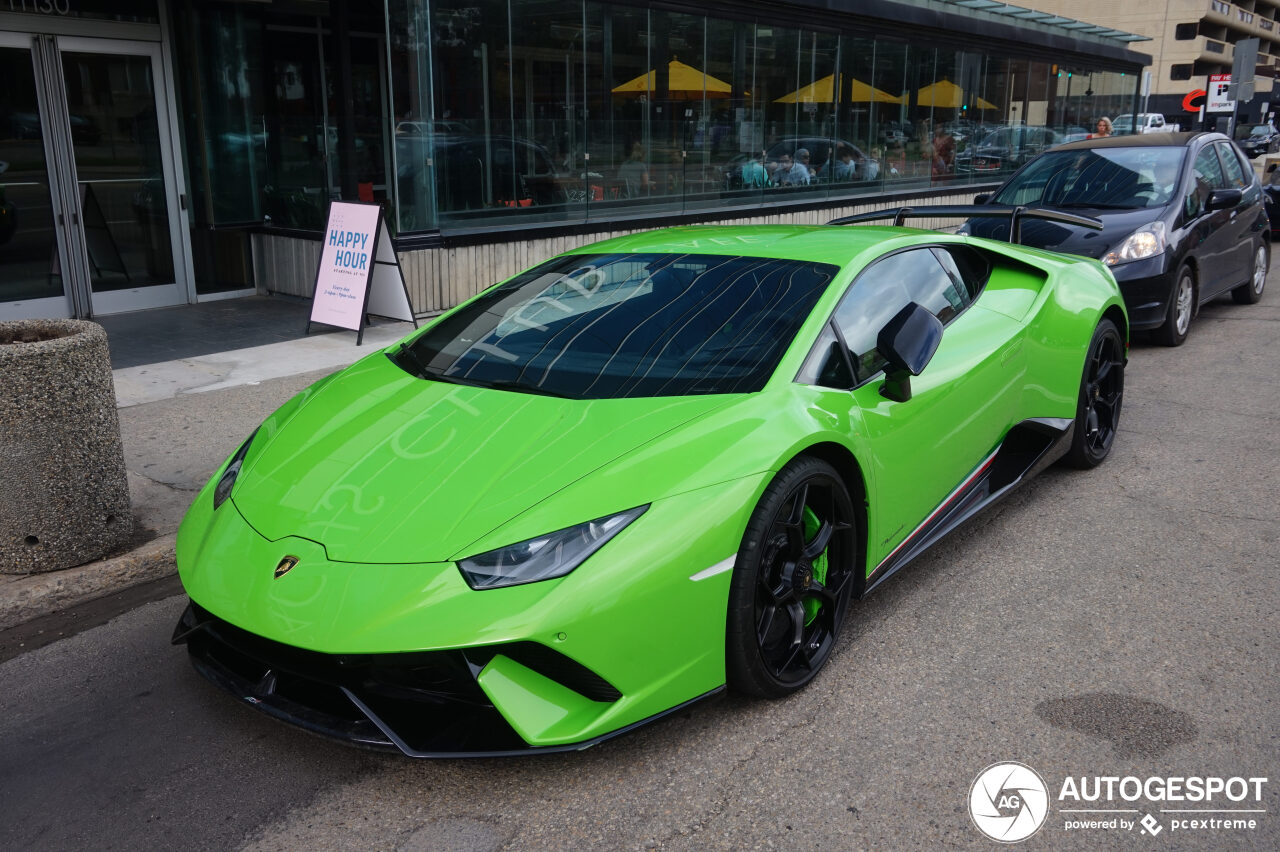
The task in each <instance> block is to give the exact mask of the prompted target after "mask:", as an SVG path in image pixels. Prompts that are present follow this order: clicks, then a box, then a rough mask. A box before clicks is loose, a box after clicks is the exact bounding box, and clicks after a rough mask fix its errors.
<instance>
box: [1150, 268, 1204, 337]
mask: <svg viewBox="0 0 1280 852" xmlns="http://www.w3.org/2000/svg"><path fill="white" fill-rule="evenodd" d="M1195 309H1196V276H1195V273H1193V272H1192V271H1191V267H1189V266H1184V267H1182V268H1181V269H1180V270H1178V283H1176V284H1174V285H1173V294H1172V295H1171V296H1170V297H1169V307H1168V309H1167V310H1166V312H1165V316H1164V324H1163V325H1161V326H1160V327H1159V328H1157V329H1156V331H1155V337H1156V340H1158V341H1160V342H1161V343H1163V344H1164V345H1165V346H1181V345H1182V342H1183V341H1184V340H1186V339H1187V331H1188V329H1190V328H1191V315H1192V314H1193V313H1195Z"/></svg>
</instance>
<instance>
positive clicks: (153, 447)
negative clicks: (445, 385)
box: [0, 297, 413, 631]
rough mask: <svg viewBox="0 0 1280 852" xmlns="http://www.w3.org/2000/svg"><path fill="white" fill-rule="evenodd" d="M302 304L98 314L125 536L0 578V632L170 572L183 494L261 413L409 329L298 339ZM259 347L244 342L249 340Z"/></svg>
mask: <svg viewBox="0 0 1280 852" xmlns="http://www.w3.org/2000/svg"><path fill="white" fill-rule="evenodd" d="M308 310H309V303H307V302H303V301H300V300H291V299H282V298H279V297H276V298H266V297H253V298H249V299H238V300H230V301H225V302H212V303H204V304H200V305H188V306H183V307H179V308H171V309H167V310H166V311H151V312H147V313H139V314H127V315H122V316H118V317H106V318H104V319H103V320H101V323H102V325H103V326H104V327H105V328H106V329H107V336H108V344H109V345H110V347H111V361H112V367H113V368H114V369H113V374H114V378H115V385H116V400H117V403H118V405H119V414H120V431H121V435H122V437H123V441H124V452H125V464H126V467H127V468H128V475H129V496H130V499H131V500H132V503H133V514H134V523H135V527H136V528H137V529H136V533H135V538H134V543H133V545H132V546H131V547H129V548H128V549H127V550H126V551H125V552H121V553H117V554H114V555H111V556H109V557H108V558H106V559H102V560H99V561H97V562H91V563H89V564H87V565H81V566H78V567H75V568H67V569H64V570H62V571H52V572H49V573H46V574H29V575H12V574H0V631H3V630H6V629H8V628H11V627H15V626H17V625H21V624H25V623H27V622H30V621H31V620H33V619H36V618H40V617H41V616H45V615H49V614H51V613H54V612H56V611H59V610H64V609H67V608H68V607H72V606H77V605H79V604H82V603H85V602H87V601H91V600H93V599H96V598H100V597H103V596H106V595H110V594H113V593H115V592H118V591H120V590H122V589H126V588H128V587H131V586H135V585H138V584H141V583H146V582H149V581H154V580H158V579H161V578H164V577H168V576H171V575H173V574H174V573H175V571H176V567H175V565H174V561H173V542H174V536H175V533H176V532H177V529H178V524H179V523H180V522H181V520H182V516H183V515H184V514H185V513H186V510H187V507H188V505H189V504H190V501H191V499H192V497H194V496H195V493H196V492H197V491H198V490H199V489H200V488H201V487H203V485H204V483H205V482H206V481H207V480H208V479H209V477H210V476H212V475H213V472H214V470H216V469H217V466H218V465H219V464H221V463H222V461H223V460H224V459H225V458H226V457H227V456H228V455H230V454H231V453H232V452H234V451H235V448H236V446H238V445H239V443H240V442H241V441H243V440H244V438H245V436H246V435H248V434H249V432H251V431H252V430H253V429H254V427H256V426H257V425H258V424H259V423H260V422H261V421H262V420H263V419H264V418H265V417H266V416H267V415H268V414H270V413H271V412H272V411H274V410H275V409H276V408H277V407H278V406H279V405H280V404H281V403H283V402H284V401H285V400H287V399H288V398H289V397H291V396H292V395H293V394H295V393H297V392H298V391H300V390H302V389H303V388H304V387H306V386H307V385H309V384H311V383H312V382H314V381H316V380H317V379H319V378H321V377H322V376H324V375H326V374H328V373H331V372H333V371H334V370H337V369H340V368H342V367H345V366H347V365H348V364H352V363H354V362H355V361H357V360H359V359H360V358H362V357H364V356H366V355H368V354H370V353H371V352H376V351H378V350H379V349H381V348H382V347H385V346H387V345H389V344H391V343H393V342H394V341H396V340H398V339H400V338H401V337H403V336H404V335H406V334H408V333H409V332H410V331H412V330H413V326H412V325H410V324H408V323H401V322H392V321H387V320H377V321H376V322H375V325H373V326H371V327H369V328H366V329H365V333H364V344H363V345H362V346H356V335H355V332H348V331H338V330H332V329H325V330H324V331H323V332H320V333H312V334H311V335H304V334H303V330H304V328H305V326H306V320H307V312H308ZM262 341H270V342H267V343H263V344H262V345H248V344H250V343H261V342H262Z"/></svg>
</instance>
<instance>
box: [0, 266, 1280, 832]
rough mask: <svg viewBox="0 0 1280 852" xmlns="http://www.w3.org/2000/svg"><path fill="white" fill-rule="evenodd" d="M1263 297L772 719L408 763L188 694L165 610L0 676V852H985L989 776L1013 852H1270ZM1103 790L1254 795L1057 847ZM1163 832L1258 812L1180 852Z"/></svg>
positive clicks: (913, 588) (709, 713)
mask: <svg viewBox="0 0 1280 852" xmlns="http://www.w3.org/2000/svg"><path fill="white" fill-rule="evenodd" d="M1278 290H1280V276H1276V275H1273V276H1272V280H1271V282H1270V284H1269V287H1268V291H1267V293H1266V295H1265V296H1264V299H1263V302H1262V303H1261V304H1259V305H1256V306H1250V307H1240V306H1236V305H1233V304H1231V303H1230V302H1229V301H1222V302H1219V303H1215V304H1213V305H1210V306H1207V307H1206V308H1204V309H1203V311H1202V314H1201V316H1200V318H1199V319H1198V320H1197V322H1196V323H1195V325H1194V326H1193V330H1192V334H1191V336H1190V338H1189V340H1188V342H1187V344H1186V345H1185V346H1183V347H1181V348H1178V349H1164V348H1159V347H1155V346H1151V345H1148V344H1145V343H1141V342H1139V343H1137V344H1136V345H1135V346H1134V349H1133V351H1132V353H1131V361H1130V365H1129V370H1128V373H1127V387H1126V396H1125V405H1124V417H1123V424H1122V431H1121V434H1120V435H1119V438H1118V440H1117V443H1116V446H1115V449H1114V451H1113V454H1112V456H1111V458H1110V459H1109V460H1108V461H1107V462H1106V464H1104V465H1103V466H1102V467H1101V468H1099V469H1098V470H1096V471H1092V472H1088V473H1079V472H1073V471H1067V470H1062V469H1053V470H1050V471H1048V472H1047V473H1045V474H1043V475H1042V476H1041V477H1039V478H1038V479H1037V480H1035V481H1034V482H1032V483H1031V484H1030V485H1029V486H1028V487H1026V488H1023V489H1022V490H1021V491H1020V492H1018V493H1017V494H1016V495H1015V496H1013V497H1012V498H1010V499H1009V500H1007V501H1006V502H1004V503H1003V504H1001V505H1000V506H999V507H997V508H996V509H995V510H993V511H992V512H990V513H988V514H986V515H984V516H982V517H981V518H979V519H978V522H977V523H976V524H974V525H971V526H970V527H968V528H966V529H965V530H963V531H961V532H960V533H957V534H956V535H954V536H953V537H951V538H950V539H948V540H947V541H945V542H944V543H943V544H942V545H941V546H939V547H938V548H936V549H935V550H934V551H932V552H931V553H930V554H928V555H927V556H925V557H923V558H922V559H920V560H919V561H917V562H916V563H915V564H914V565H913V566H912V567H911V568H909V569H907V570H906V571H904V572H903V573H901V574H899V575H898V576H897V577H895V578H894V579H893V580H891V581H890V582H888V583H887V584H885V586H883V587H882V588H881V589H880V590H879V591H877V593H876V594H875V595H873V596H872V597H871V598H870V599H869V600H867V601H865V602H863V603H861V604H858V605H856V606H855V609H854V611H853V613H852V620H851V629H850V630H848V632H847V633H846V635H845V636H844V638H843V641H842V643H841V646H840V648H839V651H838V653H837V655H836V656H835V658H834V659H833V660H832V662H831V664H830V665H829V666H828V668H827V670H826V671H825V672H824V674H823V675H822V676H821V677H820V678H819V679H818V680H817V681H816V682H815V683H814V684H813V685H812V686H811V687H810V688H809V689H807V690H805V691H804V692H802V693H801V694H799V695H797V696H794V697H792V698H791V699H788V700H785V701H778V702H758V701H747V700H741V699H737V698H726V699H723V700H720V701H717V702H713V703H708V704H704V705H701V706H698V707H695V708H692V709H690V710H688V711H686V712H683V713H681V714H679V715H678V716H676V717H673V718H670V719H668V720H665V721H663V722H660V723H658V724H655V725H652V726H650V727H648V728H645V729H641V730H640V731H638V732H636V733H634V734H632V735H630V736H627V737H625V738H622V739H620V740H617V741H613V742H610V743H606V744H604V745H601V746H599V747H596V748H594V749H591V750H589V751H586V752H583V753H579V754H570V755H558V756H545V757H538V758H531V759H508V760H482V761H454V762H449V761H438V762H413V761H409V760H405V759H400V758H394V757H388V756H383V755H375V754H369V753H364V752H360V751H356V750H353V749H349V748H346V747H343V746H340V745H335V744H332V743H329V742H327V741H324V740H320V739H317V738H313V737H311V736H308V735H306V734H303V733H300V732H298V731H295V730H293V729H290V728H288V727H286V726H284V725H281V724H279V723H276V722H273V721H271V720H269V719H267V718H265V717H261V716H259V715H258V714H256V713H254V712H253V711H251V710H249V709H247V708H244V707H242V706H240V705H238V704H237V703H235V702H234V701H232V700H230V699H229V698H227V697H226V696H224V695H222V694H221V693H219V692H217V691H216V690H215V689H213V688H212V687H210V686H208V685H207V684H206V683H205V682H204V681H203V680H202V679H201V678H200V677H199V676H197V675H196V674H195V673H194V672H193V671H192V670H191V669H190V667H189V666H188V664H187V662H186V659H185V652H184V651H183V650H181V649H177V648H172V647H170V646H169V644H168V637H169V633H170V630H171V627H172V624H173V622H174V621H175V620H176V618H177V617H178V614H179V612H180V611H181V608H182V605H183V602H182V600H181V599H179V598H169V599H166V600H162V601H158V602H154V603H150V604H147V605H145V606H142V607H140V608H137V609H134V610H132V611H130V612H128V613H126V614H125V615H122V616H121V617H119V618H117V619H115V620H113V621H111V622H110V623H108V624H106V625H103V626H101V627H97V628H94V629H92V630H88V631H86V632H83V633H80V634H79V635H76V636H73V637H71V638H68V639H65V640H62V641H60V642H57V643H55V644H52V645H49V646H47V647H44V648H41V649H39V650H36V651H33V652H31V653H27V654H24V655H22V656H19V657H17V658H15V659H13V660H10V661H9V662H6V663H4V664H2V665H0V685H2V686H0V743H3V746H0V848H6V849H26V850H41V849H59V850H61V849H72V848H95V849H104V850H105V849H116V848H120V849H125V848H127V849H157V848H179V847H185V848H194V849H225V848H239V847H241V846H245V845H247V846H248V847H250V848H254V849H263V850H274V849H289V850H293V849H304V848H305V849H314V850H331V849H362V850H363V849H401V850H463V849H465V850H487V849H497V848H510V849H521V850H524V849H544V848H545V849H575V850H576V849H588V848H604V849H641V848H662V849H699V850H701V849H746V848H778V849H788V850H791V849H819V848H821V849H824V850H825V849H840V850H844V849H849V850H853V849H927V848H938V847H952V846H963V847H973V848H988V849H990V848H995V847H996V844H994V843H993V842H992V841H990V840H988V839H986V838H985V837H984V836H983V835H981V834H980V833H979V832H978V830H977V829H976V828H975V826H974V824H973V823H972V821H971V819H970V817H969V813H968V807H967V802H968V793H969V788H970V785H971V784H972V783H973V781H974V779H975V777H976V776H977V775H978V773H979V772H980V771H981V770H983V769H984V767H987V766H988V765H990V764H992V763H995V762H998V761H1006V760H1016V761H1021V762H1023V763H1025V764H1028V765H1029V766H1031V767H1033V768H1034V769H1035V770H1037V771H1038V772H1039V773H1040V774H1041V775H1042V776H1043V777H1044V779H1045V780H1046V782H1047V784H1048V786H1049V788H1050V798H1051V800H1052V801H1051V811H1050V814H1049V816H1048V819H1047V821H1046V824H1045V826H1044V827H1043V828H1042V829H1041V830H1040V832H1039V833H1038V834H1036V835H1035V836H1033V837H1032V838H1030V839H1029V840H1027V841H1026V842H1025V848H1028V849H1033V848H1042V849H1049V848H1052V849H1057V848H1064V849H1098V848H1128V847H1134V848H1146V847H1150V848H1153V849H1155V848H1171V849H1182V848H1194V849H1214V850H1220V849H1239V848H1246V849H1248V848H1253V849H1267V850H1274V849H1277V848H1280V793H1278V791H1280V734H1277V731H1280V690H1278V687H1280V671H1278V670H1277V669H1278V668H1280V641H1278V636H1277V615H1276V613H1277V611H1280V556H1278V555H1277V554H1278V552H1280V542H1278V539H1280V414H1277V412H1278V411H1280V292H1277V291H1278ZM263 389H266V390H270V387H269V383H264V386H263V388H260V389H259V390H257V391H255V392H256V393H261V392H262V391H263ZM222 393H228V394H229V393H231V392H222ZM224 399H227V400H230V399H232V397H224ZM208 402H209V403H210V404H212V403H213V402H214V400H212V399H210V400H208ZM1130 775H1132V776H1135V777H1138V778H1140V779H1146V778H1147V777H1148V776H1161V777H1167V776H1177V777H1187V776H1195V777H1199V776H1224V777H1233V776H1239V777H1245V778H1249V777H1266V778H1268V779H1270V780H1269V781H1268V782H1267V783H1266V784H1264V785H1262V797H1261V801H1260V802H1257V803H1253V802H1248V803H1233V802H1228V801H1225V800H1224V799H1222V798H1221V797H1219V798H1218V799H1216V800H1215V801H1214V802H1213V803H1211V804H1209V805H1206V804H1181V805H1175V804H1170V803H1164V804H1163V805H1162V804H1161V803H1151V802H1147V801H1140V802H1137V803H1131V804H1126V803H1123V802H1117V803H1111V804H1110V806H1111V807H1127V808H1131V809H1132V810H1133V811H1134V812H1133V813H1126V814H1121V815H1120V816H1121V817H1123V818H1126V819H1128V820H1134V819H1138V818H1140V817H1141V816H1142V815H1144V814H1148V813H1154V815H1155V816H1156V817H1158V818H1159V819H1160V821H1161V823H1160V824H1161V829H1160V833H1159V834H1157V835H1155V836H1151V835H1144V834H1141V833H1140V830H1139V828H1134V829H1132V830H1128V831H1125V830H1121V829H1119V828H1117V829H1113V830H1105V829H1096V830H1067V829H1066V828H1065V823H1066V821H1067V819H1069V818H1072V817H1079V816H1088V815H1074V814H1063V813H1061V810H1062V809H1063V808H1066V807H1071V806H1072V803H1070V802H1067V803H1062V802H1058V801H1056V798H1057V793H1058V791H1059V789H1060V788H1061V785H1062V784H1063V782H1064V779H1066V778H1067V777H1069V776H1070V777H1075V778H1077V779H1078V778H1080V777H1081V776H1085V777H1087V778H1090V779H1092V778H1093V777H1094V776H1120V777H1124V776H1130ZM1075 806H1076V807H1086V808H1087V807H1106V806H1107V803H1096V804H1092V805H1091V804H1089V803H1082V804H1076V805H1075ZM1162 806H1163V807H1165V808H1204V807H1226V806H1230V807H1233V808H1242V807H1249V808H1251V809H1254V810H1260V811H1265V813H1256V814H1250V815H1249V817H1250V818H1253V819H1254V820H1255V822H1256V827H1255V828H1253V829H1244V830H1232V831H1214V830H1212V829H1198V830H1178V829H1175V828H1174V826H1173V825H1172V824H1171V820H1173V819H1175V818H1178V815H1173V814H1161V813H1160V812H1159V811H1160V809H1161V807H1162ZM1113 816H1114V815H1113ZM1183 816H1185V815H1183ZM1198 816H1204V815H1198ZM1217 816H1221V815H1217Z"/></svg>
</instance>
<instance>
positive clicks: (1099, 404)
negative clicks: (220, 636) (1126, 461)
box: [1067, 319, 1125, 470]
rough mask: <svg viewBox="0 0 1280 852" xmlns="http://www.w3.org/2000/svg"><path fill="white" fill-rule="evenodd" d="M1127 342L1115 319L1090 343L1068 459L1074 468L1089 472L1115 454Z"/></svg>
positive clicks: (1104, 324) (1103, 324) (1101, 325)
mask: <svg viewBox="0 0 1280 852" xmlns="http://www.w3.org/2000/svg"><path fill="white" fill-rule="evenodd" d="M1124 365H1125V352H1124V341H1123V340H1122V339H1121V337H1120V331H1119V330H1118V329H1117V328H1116V326H1115V323H1113V322H1112V321H1111V320H1108V319H1104V320H1103V321H1102V322H1100V323H1098V327H1097V329H1095V330H1094V332H1093V340H1091V341H1090V343H1089V355H1088V357H1087V358H1086V359H1085V362H1084V375H1083V376H1082V377H1081V379H1080V401H1079V403H1078V405H1077V407H1076V429H1075V434H1074V435H1073V436H1072V439H1071V450H1070V451H1069V452H1068V454H1067V460H1068V461H1069V462H1070V464H1071V465H1072V466H1073V467H1077V468H1080V469H1082V470H1083V469H1088V468H1091V467H1097V466H1098V465H1100V464H1101V463H1102V461H1103V459H1105V458H1106V457H1107V455H1108V454H1109V453H1110V452H1111V445H1112V444H1113V443H1114V442H1115V439H1116V431H1117V430H1118V429H1119V428H1120V405H1121V403H1122V402H1123V401H1124Z"/></svg>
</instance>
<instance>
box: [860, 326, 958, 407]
mask: <svg viewBox="0 0 1280 852" xmlns="http://www.w3.org/2000/svg"><path fill="white" fill-rule="evenodd" d="M941 342H942V321H941V320H939V319H938V318H937V317H936V316H934V315H933V312H931V311H930V310H929V309H928V308H925V307H924V306H922V305H920V304H918V303H916V302H912V303H911V304H909V305H907V306H906V307H905V308H903V309H902V310H900V311H898V314H897V316H895V317H894V318H893V319H891V320H889V322H888V323H886V324H885V327H884V328H882V329H880V334H879V336H878V337H877V338H876V348H877V349H878V350H879V351H880V354H881V355H882V356H883V357H884V359H885V360H886V361H888V362H889V366H888V367H887V368H886V369H885V375H884V386H883V387H881V388H880V395H881V396H883V397H885V398H886V399H891V400H893V401H894V402H906V401H907V400H909V399H911V377H912V376H918V375H920V374H921V373H922V372H923V371H924V368H925V367H927V366H928V365H929V361H930V360H931V359H932V358H933V355H934V353H935V352H937V351H938V344H940V343H941Z"/></svg>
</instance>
